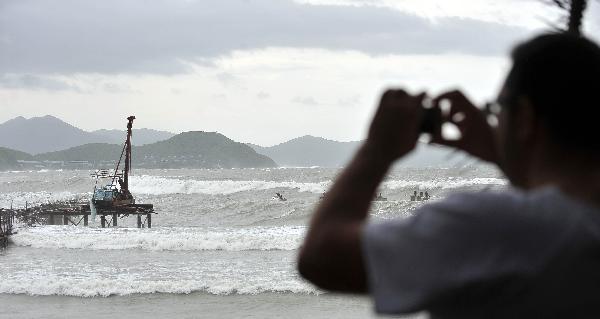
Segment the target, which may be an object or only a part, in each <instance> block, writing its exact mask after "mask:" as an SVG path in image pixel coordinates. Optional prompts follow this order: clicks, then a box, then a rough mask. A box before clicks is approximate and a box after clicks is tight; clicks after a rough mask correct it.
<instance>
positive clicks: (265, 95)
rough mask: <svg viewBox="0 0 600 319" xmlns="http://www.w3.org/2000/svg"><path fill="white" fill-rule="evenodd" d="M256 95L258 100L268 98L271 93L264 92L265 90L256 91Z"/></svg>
mask: <svg viewBox="0 0 600 319" xmlns="http://www.w3.org/2000/svg"><path fill="white" fill-rule="evenodd" d="M256 97H257V98H258V99H259V100H266V99H268V98H270V97H271V95H270V94H269V93H266V92H260V93H258V94H257V95H256Z"/></svg>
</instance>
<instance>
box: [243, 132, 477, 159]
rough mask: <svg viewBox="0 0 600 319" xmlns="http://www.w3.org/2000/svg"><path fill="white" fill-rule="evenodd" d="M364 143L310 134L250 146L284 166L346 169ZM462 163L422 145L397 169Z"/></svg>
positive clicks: (443, 150)
mask: <svg viewBox="0 0 600 319" xmlns="http://www.w3.org/2000/svg"><path fill="white" fill-rule="evenodd" d="M361 144H362V141H356V142H337V141H332V140H327V139H324V138H321V137H314V136H310V135H307V136H302V137H298V138H295V139H292V140H289V141H287V142H284V143H281V144H278V145H275V146H271V147H263V146H259V145H254V144H247V145H248V146H250V147H252V148H253V149H254V150H255V151H256V152H257V153H259V154H263V155H266V156H268V157H270V158H272V159H273V160H274V161H275V162H276V163H277V164H279V165H281V166H291V167H311V166H321V167H342V166H344V165H346V164H347V162H348V161H349V160H350V159H351V158H352V156H353V155H354V153H355V152H356V151H357V150H358V148H359V147H360V145H361ZM461 163H465V156H464V155H463V154H461V153H455V152H454V151H453V150H452V149H450V148H447V147H441V146H434V145H428V144H425V143H419V145H418V146H417V148H416V149H415V150H414V151H413V152H412V153H410V154H409V155H408V156H406V157H405V158H403V159H402V160H400V161H399V162H398V163H397V167H454V166H456V165H460V164H461Z"/></svg>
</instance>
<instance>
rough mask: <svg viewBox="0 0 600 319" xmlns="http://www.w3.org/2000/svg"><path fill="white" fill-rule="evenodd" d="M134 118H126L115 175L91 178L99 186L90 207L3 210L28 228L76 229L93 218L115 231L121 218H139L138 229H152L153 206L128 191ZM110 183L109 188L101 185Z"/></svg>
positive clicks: (106, 173) (105, 172) (78, 204)
mask: <svg viewBox="0 0 600 319" xmlns="http://www.w3.org/2000/svg"><path fill="white" fill-rule="evenodd" d="M133 120H135V116H129V117H128V118H127V137H126V139H125V144H124V145H123V150H122V151H121V156H120V157H119V160H118V161H117V164H116V168H115V169H114V170H112V171H109V170H98V171H96V172H95V173H94V174H92V177H94V178H95V179H96V185H95V186H94V191H93V193H92V198H91V199H90V200H89V202H87V203H85V202H84V203H81V202H78V201H66V202H57V203H47V204H42V205H37V206H32V207H28V205H27V204H26V206H25V208H22V209H9V210H4V213H5V214H6V215H7V216H13V218H15V217H16V218H17V219H18V220H21V221H22V222H24V223H27V224H29V225H35V224H46V225H61V224H62V225H75V226H78V225H80V224H82V223H83V226H88V223H89V219H90V217H91V218H92V219H95V218H96V216H99V217H100V225H101V226H102V228H105V227H111V226H112V227H116V226H117V221H118V219H119V218H125V217H128V216H130V215H131V216H136V217H137V227H138V228H144V227H147V228H151V227H152V215H153V214H156V212H155V211H154V206H153V205H152V204H136V202H135V198H134V197H133V195H132V194H131V192H130V191H129V174H130V172H131V137H132V130H131V129H132V127H133ZM106 180H109V182H108V183H107V184H102V183H101V184H100V185H98V184H99V182H100V181H102V182H103V181H106Z"/></svg>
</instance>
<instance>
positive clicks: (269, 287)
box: [0, 275, 321, 297]
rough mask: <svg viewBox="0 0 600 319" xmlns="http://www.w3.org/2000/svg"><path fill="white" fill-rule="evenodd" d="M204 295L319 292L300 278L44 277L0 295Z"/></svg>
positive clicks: (5, 287)
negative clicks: (143, 278)
mask: <svg viewBox="0 0 600 319" xmlns="http://www.w3.org/2000/svg"><path fill="white" fill-rule="evenodd" d="M194 292H205V293H209V294H213V295H232V294H239V295H256V294H260V293H268V292H279V293H304V294H320V293H321V292H320V291H318V290H317V289H315V288H313V287H311V286H309V285H307V284H305V283H303V282H301V281H300V280H297V279H290V278H286V279H282V280H277V278H268V277H265V278H260V279H258V278H257V279H254V280H243V279H242V278H240V280H235V281H234V280H223V279H218V278H209V279H204V280H194V279H191V280H181V279H179V280H178V279H169V280H152V281H142V280H139V279H136V278H134V277H130V278H128V277H124V276H121V277H120V278H114V279H113V278H108V279H106V278H98V277H97V278H86V279H85V280H82V279H76V278H72V277H70V276H67V275H65V276H55V275H54V276H43V277H42V276H41V277H39V278H36V280H28V281H23V280H21V279H16V278H15V279H12V278H9V279H6V278H3V280H1V281H0V294H2V293H5V294H26V295H32V296H51V295H57V296H73V297H109V296H114V295H117V296H125V295H132V294H153V293H167V294H190V293H194Z"/></svg>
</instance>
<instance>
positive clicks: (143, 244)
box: [10, 226, 306, 251]
mask: <svg viewBox="0 0 600 319" xmlns="http://www.w3.org/2000/svg"><path fill="white" fill-rule="evenodd" d="M305 232H306V227H303V226H280V227H246V228H190V227H188V228H179V227H176V228H152V229H136V228H133V229H132V228H106V229H101V228H88V227H75V226H43V227H33V228H25V229H21V230H20V231H19V232H18V233H17V234H15V235H13V236H11V239H10V240H11V241H12V243H13V244H15V245H17V246H29V247H34V248H52V249H64V248H66V249H98V250H120V249H143V250H155V251H161V250H175V251H182V250H227V251H243V250H294V249H297V248H298V247H299V246H300V244H301V242H302V239H303V238H304V234H305Z"/></svg>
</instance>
